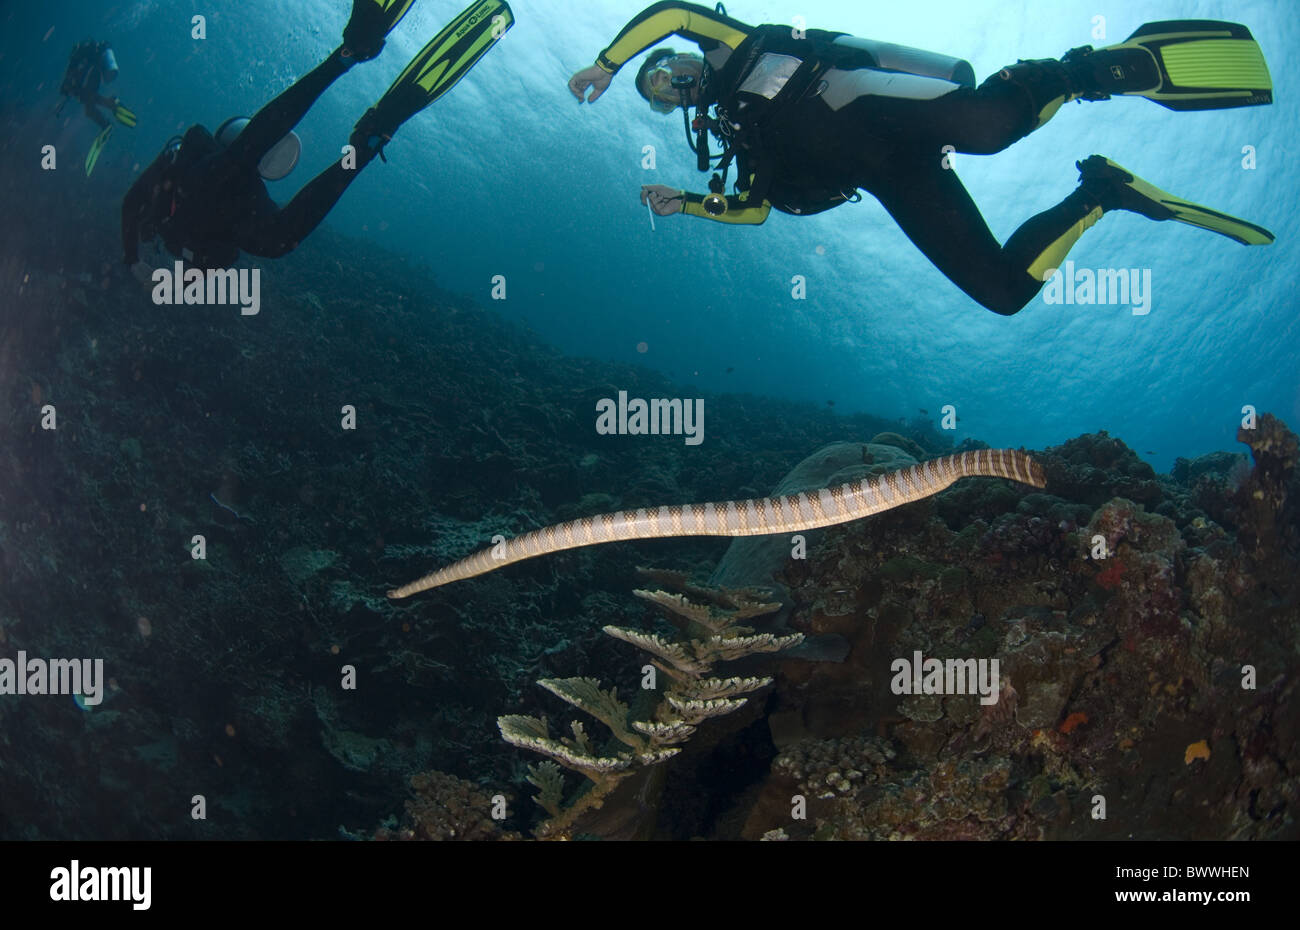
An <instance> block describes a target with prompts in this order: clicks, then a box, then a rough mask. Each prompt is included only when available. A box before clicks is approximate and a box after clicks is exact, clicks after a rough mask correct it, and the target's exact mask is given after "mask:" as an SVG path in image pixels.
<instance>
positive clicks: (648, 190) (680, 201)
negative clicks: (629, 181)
mask: <svg viewBox="0 0 1300 930" xmlns="http://www.w3.org/2000/svg"><path fill="white" fill-rule="evenodd" d="M685 201H686V197H685V196H684V195H683V194H682V192H681V191H679V190H677V188H675V187H665V186H664V185H662V184H647V185H645V186H644V187H642V188H641V203H643V204H649V205H650V209H651V210H653V211H655V213H657V214H659V215H660V216H672V215H673V214H674V213H681V212H682V206H683V205H684V203H685Z"/></svg>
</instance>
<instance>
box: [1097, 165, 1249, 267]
mask: <svg viewBox="0 0 1300 930" xmlns="http://www.w3.org/2000/svg"><path fill="white" fill-rule="evenodd" d="M1077 167H1078V169H1079V183H1080V186H1081V187H1084V188H1085V189H1087V190H1088V191H1090V192H1092V193H1094V194H1096V195H1097V199H1098V200H1099V201H1100V202H1101V206H1102V209H1103V210H1105V211H1107V212H1109V211H1110V210H1129V211H1131V212H1133V213H1140V214H1141V215H1142V216H1145V217H1148V218H1149V219H1153V220H1176V221H1177V222H1179V223H1186V224H1188V225H1189V226H1199V227H1200V228H1201V229H1208V230H1209V231H1210V232H1216V233H1218V234H1219V235H1221V236H1227V237H1228V238H1229V239H1234V240H1236V241H1237V242H1240V243H1241V244H1242V245H1270V244H1272V242H1273V240H1274V238H1275V237H1274V236H1273V234H1272V233H1271V232H1269V231H1268V230H1267V229H1265V228H1264V227H1263V226H1256V225H1255V224H1254V223H1248V222H1246V221H1245V220H1242V219H1238V218H1237V217H1235V216H1229V215H1228V214H1226V213H1220V212H1219V211H1218V210H1211V209H1210V208H1209V207H1203V206H1201V205H1200V204H1195V203H1192V202H1191V201H1190V200H1183V199H1182V198H1180V197H1175V196H1174V195H1173V194H1167V193H1165V192H1164V191H1162V190H1160V188H1158V187H1156V186H1155V185H1153V184H1149V183H1148V182H1146V181H1144V180H1142V179H1141V178H1139V177H1138V176H1137V175H1135V174H1133V172H1131V171H1129V170H1127V169H1125V168H1121V167H1120V166H1119V165H1117V164H1115V163H1114V162H1113V161H1111V160H1110V159H1109V158H1106V157H1105V156H1103V155H1093V156H1092V157H1090V158H1086V159H1084V160H1083V161H1081V162H1078V163H1077Z"/></svg>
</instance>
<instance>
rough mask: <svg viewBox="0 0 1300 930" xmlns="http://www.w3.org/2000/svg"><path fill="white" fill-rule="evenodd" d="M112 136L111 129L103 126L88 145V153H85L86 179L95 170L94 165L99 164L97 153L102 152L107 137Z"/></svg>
mask: <svg viewBox="0 0 1300 930" xmlns="http://www.w3.org/2000/svg"><path fill="white" fill-rule="evenodd" d="M112 134H113V127H112V126H111V125H109V126H105V127H104V128H103V129H102V130H100V133H99V135H97V136H95V141H94V142H92V143H90V151H89V152H87V153H86V177H90V173H91V172H92V171H94V170H95V165H96V164H98V163H99V153H100V152H102V151H104V146H105V145H106V144H107V143H108V137H109V136H110V135H112Z"/></svg>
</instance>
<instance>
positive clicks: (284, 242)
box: [239, 148, 376, 258]
mask: <svg viewBox="0 0 1300 930" xmlns="http://www.w3.org/2000/svg"><path fill="white" fill-rule="evenodd" d="M375 154H376V153H373V152H369V151H363V150H362V149H360V148H358V149H357V154H356V160H357V166H356V167H355V168H345V167H344V166H343V162H342V161H338V162H335V163H334V164H333V165H331V166H330V167H328V168H326V169H325V170H324V171H322V172H321V173H320V174H318V175H317V176H316V177H315V178H313V179H312V180H311V182H309V183H308V184H307V186H306V187H304V188H303V189H302V190H300V191H298V193H297V195H296V196H295V197H294V198H293V200H291V201H289V203H287V204H285V206H284V208H283V209H280V210H277V211H274V212H268V213H262V214H259V215H257V216H254V217H251V218H250V220H249V222H247V223H246V224H244V228H243V229H242V230H241V232H240V234H239V247H240V248H241V249H243V250H244V251H245V252H248V253H249V254H250V255H260V256H261V257H263V258H279V257H281V256H283V255H287V254H289V253H290V252H292V251H293V250H294V249H296V248H297V247H298V244H299V243H300V242H302V240H304V239H306V238H307V236H308V235H310V234H311V232H312V230H314V229H315V228H316V227H317V226H319V225H320V223H321V221H322V220H324V219H325V216H326V215H327V214H328V213H329V212H330V210H332V209H334V205H335V204H336V203H338V201H339V198H340V197H342V196H343V192H344V191H346V190H347V189H348V185H349V184H351V183H352V182H353V181H354V180H355V179H356V177H357V175H358V174H360V173H361V169H362V168H364V167H365V166H366V165H367V164H369V163H370V162H371V161H372V160H373V159H374V157H375Z"/></svg>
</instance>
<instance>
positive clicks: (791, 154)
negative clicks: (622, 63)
mask: <svg viewBox="0 0 1300 930" xmlns="http://www.w3.org/2000/svg"><path fill="white" fill-rule="evenodd" d="M759 30H763V31H765V32H768V33H769V41H767V42H766V43H765V44H766V46H767V47H768V48H772V47H773V46H774V45H775V46H776V47H777V48H784V47H785V46H789V45H798V44H799V43H797V42H795V41H794V40H792V39H791V38H790V29H789V28H787V27H782V26H762V27H759ZM757 31H758V30H756V32H757ZM771 39H775V42H773V41H771ZM849 66H850V67H851V64H850V65H849ZM725 90H726V88H723V89H720V90H718V91H716V92H717V93H718V94H719V99H723V98H722V94H723V93H724V92H725ZM1036 115H1037V110H1036V108H1035V107H1034V106H1033V105H1031V101H1030V100H1028V99H1027V97H1026V94H1025V92H1024V90H1023V89H1022V88H1021V87H1020V86H1018V85H1017V84H1015V83H1013V82H1011V81H1007V80H1001V79H998V78H993V79H991V80H987V81H985V82H984V83H983V84H981V85H980V86H978V87H957V88H955V89H953V90H951V91H949V92H948V93H946V94H944V95H942V96H939V97H936V98H934V99H930V100H915V99H904V98H897V97H889V96H883V95H877V94H866V95H863V96H860V97H858V98H857V99H855V100H853V101H852V102H851V103H848V104H846V105H844V106H843V107H842V108H840V109H839V110H838V111H832V110H831V109H830V108H829V107H827V106H826V105H825V104H824V103H823V102H822V100H821V99H820V98H819V97H816V96H812V97H806V98H804V99H802V100H797V101H792V102H790V103H789V104H788V105H785V106H782V107H781V108H780V109H779V110H777V111H776V112H774V113H773V114H772V119H771V120H770V121H769V122H765V123H763V125H762V129H761V132H760V144H761V149H760V150H759V151H754V152H751V151H745V150H743V149H742V150H741V151H740V152H739V153H738V156H739V157H738V159H737V165H738V168H739V173H740V177H741V178H742V179H743V180H742V182H741V187H742V188H745V187H747V186H748V184H749V183H750V179H751V178H758V177H761V176H762V172H763V170H764V168H765V167H767V163H769V162H770V163H772V164H771V170H772V172H773V178H772V182H771V185H770V186H769V187H768V191H767V195H766V199H767V200H768V201H770V202H771V203H772V205H773V207H775V208H776V209H778V210H783V211H785V212H794V213H800V214H807V213H812V212H817V211H818V210H819V209H827V208H829V207H832V206H837V205H838V204H839V203H840V202H843V198H841V199H839V200H836V199H835V197H836V195H837V194H840V193H841V192H842V191H848V192H850V193H851V192H852V191H853V190H854V189H861V190H863V191H865V192H867V193H869V194H871V195H872V196H873V197H875V198H876V199H877V200H878V201H880V203H881V205H882V206H883V207H884V208H885V209H886V210H887V211H888V212H889V215H890V216H891V217H893V219H894V221H895V222H896V223H897V224H898V226H899V227H900V228H901V229H902V230H903V232H904V233H905V234H906V235H907V237H908V239H910V240H911V241H912V243H913V244H914V245H915V246H916V247H917V248H918V249H920V250H921V252H922V253H924V254H925V256H926V257H927V258H928V259H929V260H930V261H931V262H932V263H934V265H935V266H936V267H937V268H939V270H940V271H942V272H943V273H944V274H945V275H946V276H947V277H948V278H949V279H950V280H951V281H952V282H953V283H954V284H956V285H957V286H958V287H959V288H961V289H962V290H963V291H965V292H966V293H967V294H968V295H969V296H970V297H972V298H973V299H975V300H976V301H978V302H979V303H980V304H982V305H983V306H985V307H987V308H988V309H990V310H993V311H995V312H998V313H1002V314H1012V313H1015V312H1016V311H1018V310H1020V309H1021V308H1022V307H1024V306H1025V304H1026V303H1028V302H1029V301H1030V300H1032V299H1033V297H1034V295H1035V294H1037V293H1038V291H1039V289H1040V288H1041V287H1042V284H1043V282H1042V281H1041V280H1039V279H1036V278H1034V277H1032V276H1031V275H1030V274H1029V273H1028V272H1027V269H1028V268H1029V267H1030V266H1031V265H1032V264H1033V263H1034V261H1035V259H1037V258H1038V256H1039V255H1040V254H1042V253H1043V251H1044V250H1045V249H1046V248H1047V247H1048V246H1049V245H1050V244H1051V243H1052V242H1054V241H1056V240H1057V239H1058V238H1059V237H1060V236H1061V234H1062V232H1063V231H1064V230H1067V229H1069V227H1071V226H1073V225H1074V224H1075V223H1077V222H1079V221H1080V220H1081V219H1082V218H1083V217H1084V216H1085V215H1086V214H1088V213H1089V211H1090V210H1091V209H1092V206H1093V205H1094V202H1093V201H1092V200H1091V199H1090V198H1089V197H1088V196H1087V195H1086V192H1080V191H1076V192H1075V193H1074V194H1071V195H1070V197H1067V198H1066V200H1065V201H1064V202H1062V203H1060V204H1058V205H1057V206H1055V207H1053V208H1051V209H1049V210H1047V211H1046V212H1044V213H1041V214H1039V215H1037V216H1035V217H1033V218H1032V219H1030V220H1029V221H1028V222H1026V223H1025V224H1024V225H1022V226H1021V227H1020V228H1019V229H1018V230H1016V232H1015V233H1014V234H1013V235H1012V236H1011V238H1010V239H1008V240H1007V242H1006V243H1005V244H1002V243H999V242H998V240H997V239H996V238H995V237H994V235H993V233H992V231H990V229H989V227H988V224H987V223H986V222H985V221H984V217H983V214H982V213H981V212H980V209H979V207H978V206H977V205H976V203H975V201H974V200H973V199H972V198H971V196H970V194H969V193H968V192H967V190H966V187H965V185H963V184H962V182H961V179H960V178H959V177H958V176H957V172H956V171H955V170H953V168H952V162H951V160H950V159H947V158H945V152H957V153H960V154H967V155H992V154H995V153H997V152H1001V151H1003V150H1004V149H1006V148H1008V147H1009V146H1011V145H1013V144H1015V143H1016V142H1018V141H1020V140H1021V139H1023V138H1025V137H1026V136H1027V135H1029V134H1030V132H1032V131H1033V130H1034V129H1035V128H1037V127H1036ZM947 146H951V148H950V149H946V148H945V147H947Z"/></svg>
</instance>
